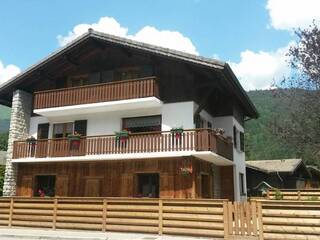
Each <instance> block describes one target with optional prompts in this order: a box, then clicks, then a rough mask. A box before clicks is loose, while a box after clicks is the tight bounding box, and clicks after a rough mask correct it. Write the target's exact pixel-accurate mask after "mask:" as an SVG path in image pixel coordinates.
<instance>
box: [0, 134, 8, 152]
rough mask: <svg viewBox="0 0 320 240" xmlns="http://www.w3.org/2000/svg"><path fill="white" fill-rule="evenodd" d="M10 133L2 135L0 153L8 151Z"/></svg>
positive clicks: (0, 137)
mask: <svg viewBox="0 0 320 240" xmlns="http://www.w3.org/2000/svg"><path fill="white" fill-rule="evenodd" d="M7 147H8V133H7V132H6V133H0V151H7Z"/></svg>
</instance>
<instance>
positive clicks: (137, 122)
mask: <svg viewBox="0 0 320 240" xmlns="http://www.w3.org/2000/svg"><path fill="white" fill-rule="evenodd" d="M122 129H123V130H127V131H129V132H132V133H138V132H154V131H161V115H157V116H146V117H134V118H123V119H122Z"/></svg>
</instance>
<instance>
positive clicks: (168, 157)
mask: <svg viewBox="0 0 320 240" xmlns="http://www.w3.org/2000/svg"><path fill="white" fill-rule="evenodd" d="M0 99H1V102H2V104H5V105H7V106H11V107H12V115H11V129H10V136H9V147H8V153H9V158H8V160H7V165H8V166H7V168H6V169H7V172H6V178H5V184H4V194H5V195H18V196H33V195H35V196H37V195H39V194H42V193H43V192H45V195H50V196H53V195H55V196H80V197H81V196H108V197H118V196H121V197H168V198H230V199H236V200H240V199H245V194H246V192H245V189H246V185H245V182H246V176H245V154H244V139H243V136H244V128H243V125H244V120H245V119H246V118H256V117H257V111H256V109H255V107H254V105H253V104H252V102H251V101H250V100H249V98H248V96H247V94H246V92H245V91H244V90H243V88H242V87H241V86H240V84H239V82H238V80H237V78H236V77H235V75H234V73H233V72H232V70H231V68H230V67H229V65H228V64H227V63H224V62H221V61H217V60H212V59H207V58H203V57H199V56H194V55H190V54H187V53H183V52H178V51H174V50H169V49H166V48H161V47H156V46H153V45H149V44H144V43H140V42H136V41H132V40H128V39H124V38H120V37H116V36H112V35H108V34H103V33H99V32H96V31H93V30H89V31H88V33H86V34H84V35H82V36H81V37H79V38H77V39H76V40H74V41H73V42H71V43H70V44H68V45H66V46H65V47H63V48H62V49H60V50H58V51H56V52H54V53H53V54H51V55H49V56H48V57H47V58H45V59H44V60H42V61H40V62H39V63H37V64H35V65H33V66H31V67H30V68H28V69H27V70H25V71H24V72H22V73H21V74H19V75H18V76H16V77H14V78H13V79H11V80H10V81H8V82H6V83H5V84H3V85H2V86H0ZM221 129H223V131H222V130H221ZM80 136H81V137H80ZM10 156H12V157H10ZM16 173H17V175H15V174H16ZM15 186H16V187H15Z"/></svg>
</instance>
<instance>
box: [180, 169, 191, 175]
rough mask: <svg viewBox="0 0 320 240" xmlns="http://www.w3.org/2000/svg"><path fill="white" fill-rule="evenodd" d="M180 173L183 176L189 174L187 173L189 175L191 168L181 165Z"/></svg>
mask: <svg viewBox="0 0 320 240" xmlns="http://www.w3.org/2000/svg"><path fill="white" fill-rule="evenodd" d="M180 173H181V175H183V176H189V175H191V173H192V169H191V168H189V167H181V168H180Z"/></svg>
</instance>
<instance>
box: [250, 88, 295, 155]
mask: <svg viewBox="0 0 320 240" xmlns="http://www.w3.org/2000/svg"><path fill="white" fill-rule="evenodd" d="M275 91H276V90H257V91H250V92H248V95H249V97H250V99H251V100H252V102H253V103H254V104H255V106H256V108H257V109H258V112H259V114H260V117H259V118H258V119H257V120H249V121H247V122H246V124H245V128H246V147H247V148H246V149H247V150H248V151H247V159H250V160H261V159H279V158H293V157H295V151H294V150H293V149H291V148H290V147H288V146H286V145H285V144H284V143H283V142H281V141H280V140H279V139H278V138H277V134H276V133H274V132H272V124H273V123H274V121H281V120H282V119H284V118H287V117H288V108H289V106H290V104H287V103H286V102H283V100H280V99H279V98H277V97H275V94H276V92H275Z"/></svg>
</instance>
